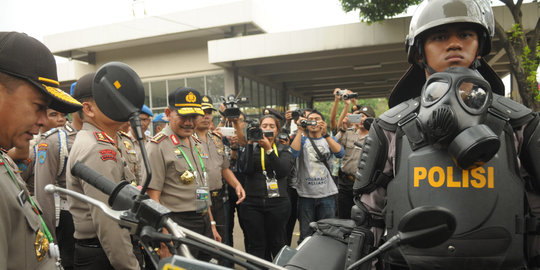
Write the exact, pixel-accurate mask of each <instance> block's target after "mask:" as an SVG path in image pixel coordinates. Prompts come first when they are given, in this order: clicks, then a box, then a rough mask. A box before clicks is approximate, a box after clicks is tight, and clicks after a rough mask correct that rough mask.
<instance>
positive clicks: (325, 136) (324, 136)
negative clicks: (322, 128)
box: [322, 133, 330, 139]
mask: <svg viewBox="0 0 540 270" xmlns="http://www.w3.org/2000/svg"><path fill="white" fill-rule="evenodd" d="M322 137H323V138H325V139H326V138H328V137H330V135H328V133H326V134H324V135H322Z"/></svg>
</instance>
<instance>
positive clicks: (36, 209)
mask: <svg viewBox="0 0 540 270" xmlns="http://www.w3.org/2000/svg"><path fill="white" fill-rule="evenodd" d="M0 157H2V162H4V167H6V170H7V171H8V173H9V176H11V180H13V183H15V185H16V186H17V188H18V189H19V190H24V192H25V193H26V196H28V199H29V200H30V204H32V207H33V208H34V212H36V214H37V215H38V217H39V219H40V220H41V225H42V226H43V230H44V231H45V235H46V236H47V240H49V243H54V241H53V237H52V235H51V232H49V228H47V224H45V221H44V220H43V218H42V217H41V215H40V214H39V210H38V208H37V206H36V204H35V203H34V200H32V197H31V196H30V194H28V192H26V190H25V189H22V188H21V186H19V183H18V182H17V179H16V178H15V175H13V172H12V171H11V169H10V168H9V166H8V165H7V162H6V160H5V159H4V156H3V155H1V154H0Z"/></svg>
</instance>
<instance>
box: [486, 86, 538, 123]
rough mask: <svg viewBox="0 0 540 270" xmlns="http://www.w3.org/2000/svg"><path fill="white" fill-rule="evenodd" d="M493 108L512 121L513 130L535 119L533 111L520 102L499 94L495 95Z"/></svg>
mask: <svg viewBox="0 0 540 270" xmlns="http://www.w3.org/2000/svg"><path fill="white" fill-rule="evenodd" d="M491 107H493V108H495V109H497V110H498V111H500V112H502V113H504V115H505V116H507V117H508V118H509V119H510V120H509V121H510V124H511V125H512V127H513V128H516V127H520V126H522V125H524V124H526V123H527V122H529V121H531V120H532V118H533V115H532V110H531V109H529V108H527V107H525V105H523V104H521V103H519V102H516V101H514V100H511V99H509V98H505V97H503V96H500V95H497V94H493V102H492V103H491Z"/></svg>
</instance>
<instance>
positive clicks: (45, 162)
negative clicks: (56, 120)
mask: <svg viewBox="0 0 540 270" xmlns="http://www.w3.org/2000/svg"><path fill="white" fill-rule="evenodd" d="M76 135H77V130H76V129H75V128H74V127H73V126H72V125H71V124H70V123H67V124H66V125H65V126H64V128H53V129H51V130H49V131H47V132H45V133H43V134H41V143H40V144H43V145H44V146H43V147H42V148H40V149H39V150H38V154H37V156H38V157H40V158H39V159H38V160H37V162H36V164H35V177H34V178H35V191H34V194H35V196H36V200H38V201H39V203H40V204H41V206H42V207H43V219H44V220H45V223H46V224H47V226H48V227H49V228H56V229H53V230H51V233H52V235H53V237H54V239H55V240H56V242H58V246H59V248H60V256H61V258H62V266H64V268H65V269H71V268H72V267H73V251H74V249H75V239H74V238H73V232H74V230H75V229H74V227H73V218H72V217H71V213H69V209H68V205H67V196H66V195H65V194H51V193H48V192H46V191H45V186H46V185H48V184H53V185H57V186H60V187H63V188H65V187H66V164H67V159H68V155H69V150H70V149H71V146H72V145H73V141H75V136H76Z"/></svg>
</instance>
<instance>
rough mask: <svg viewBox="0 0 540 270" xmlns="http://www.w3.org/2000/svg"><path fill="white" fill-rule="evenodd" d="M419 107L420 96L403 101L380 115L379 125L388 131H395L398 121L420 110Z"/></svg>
mask: <svg viewBox="0 0 540 270" xmlns="http://www.w3.org/2000/svg"><path fill="white" fill-rule="evenodd" d="M419 107H420V101H419V100H418V98H415V99H409V100H407V101H404V102H401V103H400V104H398V105H397V106H394V107H393V108H392V109H390V110H388V111H386V112H384V113H383V114H382V115H381V116H379V120H380V121H379V126H380V127H381V128H383V129H385V130H388V131H395V130H396V126H397V123H398V122H399V121H400V120H402V119H404V118H405V116H407V115H409V114H411V113H413V112H415V111H416V110H418V108H419Z"/></svg>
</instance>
